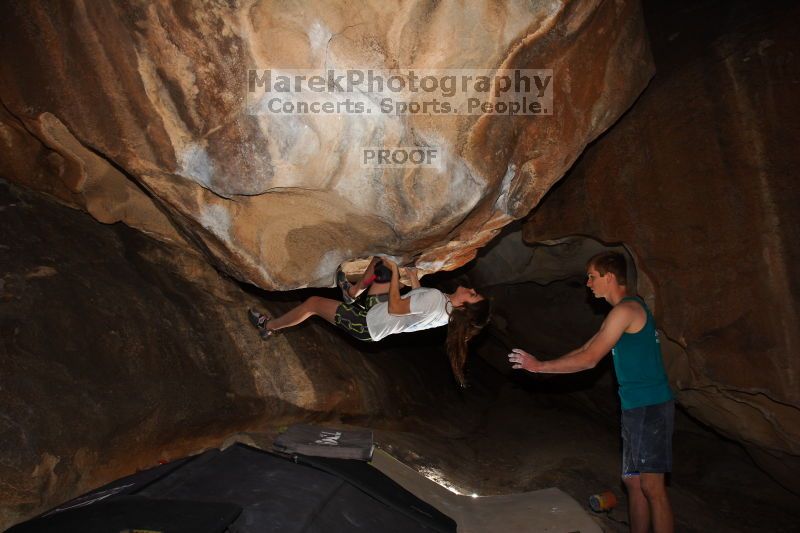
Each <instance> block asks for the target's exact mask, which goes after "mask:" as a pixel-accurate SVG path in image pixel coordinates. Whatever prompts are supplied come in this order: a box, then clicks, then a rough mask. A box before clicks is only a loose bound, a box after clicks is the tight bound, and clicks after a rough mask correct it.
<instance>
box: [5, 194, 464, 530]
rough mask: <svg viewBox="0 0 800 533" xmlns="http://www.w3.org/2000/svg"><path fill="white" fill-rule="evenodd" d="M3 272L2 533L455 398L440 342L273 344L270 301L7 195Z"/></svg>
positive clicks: (169, 251) (135, 236)
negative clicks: (291, 438)
mask: <svg viewBox="0 0 800 533" xmlns="http://www.w3.org/2000/svg"><path fill="white" fill-rule="evenodd" d="M0 264H2V266H3V268H2V272H0V276H2V277H0V406H2V407H0V412H2V416H0V441H2V443H3V445H2V446H0V502H2V503H0V529H5V527H8V526H9V525H11V524H12V523H14V522H17V521H19V520H21V519H23V518H25V517H27V516H30V515H32V514H36V513H37V512H41V511H42V510H44V509H47V508H49V507H52V506H54V505H56V504H58V503H61V502H62V501H64V500H67V499H69V498H71V497H74V496H76V495H78V494H80V493H81V492H83V491H86V490H88V489H90V488H94V487H96V486H99V485H101V484H103V483H106V482H108V481H110V480H112V479H115V478H116V477H119V476H122V475H126V474H129V473H131V472H133V471H134V470H135V469H137V468H144V467H148V466H152V465H154V464H155V463H156V462H157V461H158V460H161V459H167V460H169V459H171V458H175V457H180V456H182V455H185V454H188V453H191V452H194V451H197V450H200V449H202V448H204V447H207V446H219V445H220V444H221V443H222V440H223V439H224V438H225V437H226V436H228V435H230V434H231V433H235V432H239V431H245V430H248V431H252V430H262V431H263V430H264V428H266V427H275V426H279V425H281V424H286V423H288V422H290V421H292V420H302V419H309V418H313V417H319V416H330V414H331V413H336V414H338V415H339V416H343V417H344V416H351V417H353V416H359V417H370V416H376V415H383V416H388V417H400V416H402V414H403V412H404V410H405V409H409V408H410V406H413V405H414V404H416V403H418V402H426V401H429V395H428V393H427V392H426V391H427V390H432V389H446V388H448V387H450V388H454V386H453V383H452V378H450V377H449V364H448V362H447V358H446V356H445V355H444V353H443V352H441V349H440V347H441V345H442V339H441V338H439V337H438V336H435V335H434V336H433V337H432V336H430V334H428V336H425V334H424V333H423V334H421V335H417V336H412V337H410V338H407V339H399V340H398V341H396V342H394V344H393V343H391V342H389V343H381V346H380V347H371V346H364V345H363V344H362V345H361V347H360V348H361V349H362V350H363V351H359V349H358V347H356V345H355V343H353V342H350V339H349V338H348V337H347V336H346V335H345V334H343V333H342V334H341V335H340V334H339V332H338V331H337V330H335V329H334V328H333V327H331V326H328V325H324V324H321V323H319V322H318V321H316V320H312V321H309V322H308V323H306V324H304V325H303V326H302V327H299V328H295V329H294V330H292V331H289V332H287V333H285V334H282V335H279V336H276V337H275V338H273V339H271V340H270V341H269V342H263V341H262V340H261V339H260V338H259V337H258V336H257V334H256V332H255V330H254V329H253V328H252V326H250V324H249V323H248V322H247V320H246V318H245V310H246V309H247V308H248V307H249V306H256V305H259V306H260V305H263V304H262V302H263V300H260V299H258V298H257V297H256V296H257V295H253V294H248V293H246V292H244V291H242V289H241V288H240V287H239V286H238V285H237V284H236V283H234V282H232V281H231V280H229V279H226V278H224V277H222V276H220V275H219V273H218V272H216V271H215V270H214V269H213V268H211V267H210V266H209V265H208V264H206V263H205V262H204V261H202V259H201V258H199V257H197V256H196V255H193V254H187V253H185V252H182V251H181V250H180V249H179V248H176V247H175V246H168V245H164V244H163V243H160V242H158V241H154V240H153V239H150V238H147V237H145V236H143V235H142V234H141V233H139V232H137V231H134V230H132V229H130V228H128V227H126V226H124V225H121V224H116V225H114V226H104V225H101V224H98V223H97V222H95V221H94V220H93V219H91V218H90V217H89V216H87V215H85V214H83V213H80V212H78V211H75V210H72V209H67V208H65V207H63V206H59V205H57V204H55V203H53V202H51V201H44V200H42V199H41V198H39V197H38V196H37V195H34V194H31V193H29V192H23V191H20V190H18V189H13V190H10V189H9V187H8V185H7V184H5V183H4V182H2V181H0ZM282 299H283V300H285V301H272V302H269V303H268V307H269V310H270V311H272V312H277V311H279V310H281V309H285V308H286V307H287V306H289V305H292V304H294V303H296V295H295V297H294V298H289V297H286V296H284V297H283V298H282ZM439 335H440V333H439ZM404 342H405V343H408V342H412V343H415V346H414V349H413V350H408V349H406V348H404V344H403V343H404ZM334 346H335V349H333V348H332V347H334ZM426 346H427V347H429V349H426V348H425V347H426ZM437 356H438V357H437Z"/></svg>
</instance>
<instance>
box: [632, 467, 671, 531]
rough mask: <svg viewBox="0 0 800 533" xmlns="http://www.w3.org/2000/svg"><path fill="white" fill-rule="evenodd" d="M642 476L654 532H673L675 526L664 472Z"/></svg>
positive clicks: (642, 485) (642, 484) (643, 489)
mask: <svg viewBox="0 0 800 533" xmlns="http://www.w3.org/2000/svg"><path fill="white" fill-rule="evenodd" d="M640 477H641V478H642V479H641V488H642V492H643V493H644V496H645V498H647V503H648V504H649V509H650V519H651V520H652V522H653V533H672V532H673V531H674V529H675V527H674V524H673V519H672V507H671V506H670V504H669V497H668V496H667V488H666V486H665V484H664V474H655V473H643V474H641V476H640Z"/></svg>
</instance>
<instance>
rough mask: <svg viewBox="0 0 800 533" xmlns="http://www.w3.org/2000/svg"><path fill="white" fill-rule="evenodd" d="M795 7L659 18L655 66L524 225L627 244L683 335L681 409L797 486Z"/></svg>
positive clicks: (799, 44)
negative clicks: (631, 102) (625, 109)
mask: <svg viewBox="0 0 800 533" xmlns="http://www.w3.org/2000/svg"><path fill="white" fill-rule="evenodd" d="M798 16H800V11H798V7H797V5H796V4H791V3H783V4H781V3H776V4H771V7H770V8H768V9H761V8H760V7H757V6H754V5H753V4H748V3H746V2H718V3H716V4H715V3H711V4H707V5H704V6H703V7H697V6H696V4H694V3H691V2H686V3H685V5H673V4H671V3H670V4H667V3H663V4H661V5H660V7H659V6H658V5H656V7H654V8H653V9H652V10H650V11H648V12H646V18H647V20H648V25H649V26H650V33H651V38H652V42H653V50H654V56H655V60H656V66H657V69H658V74H657V76H656V77H655V78H654V79H653V81H652V83H651V85H650V87H649V88H648V89H647V90H646V91H645V93H644V94H643V95H642V97H641V98H640V99H639V101H638V102H637V103H636V105H635V106H634V107H633V108H632V109H631V111H630V112H629V113H627V114H626V115H625V116H624V117H623V118H622V119H621V121H620V122H619V123H618V124H617V125H616V126H615V127H614V128H613V129H612V130H611V131H609V132H608V133H607V134H606V135H604V136H603V137H602V138H600V139H599V140H598V141H597V142H596V143H595V144H594V145H593V146H591V147H589V148H588V149H587V151H586V152H585V154H584V155H583V157H582V158H581V160H580V161H579V162H578V163H577V164H576V166H575V167H574V169H572V170H571V171H570V173H569V174H568V176H567V177H566V178H565V179H564V180H563V182H562V183H560V184H559V185H557V186H556V187H555V188H554V189H553V190H551V192H550V194H549V195H548V197H547V198H546V199H545V200H544V201H543V202H542V203H541V204H540V206H539V208H537V209H536V210H535V211H534V212H533V213H532V215H531V217H530V218H529V219H528V220H527V222H526V223H525V224H524V230H523V231H524V237H525V240H526V242H528V243H535V242H541V241H548V240H551V239H558V238H562V237H565V236H569V235H575V234H581V235H592V236H594V237H596V238H598V239H600V240H602V241H604V242H607V243H620V242H622V243H625V244H626V245H627V246H628V247H629V248H630V250H631V251H632V252H633V254H634V255H635V256H636V258H637V262H638V267H639V270H640V271H642V272H644V273H645V274H646V275H647V278H648V279H649V280H650V282H651V283H652V285H653V286H652V289H651V291H650V295H651V296H653V297H654V299H655V303H656V319H657V321H658V323H659V327H660V328H663V330H664V332H665V333H666V335H667V336H668V337H669V338H670V339H672V340H673V341H674V342H675V344H674V345H673V346H672V349H670V350H669V351H670V354H669V359H670V361H669V363H670V365H671V370H670V373H671V377H672V379H673V381H674V383H675V385H676V386H677V388H678V391H679V396H678V397H679V400H680V403H681V404H682V405H683V406H684V407H686V408H687V409H688V410H689V412H690V413H691V414H692V415H694V416H696V417H697V418H698V419H700V420H701V421H703V422H704V423H706V424H708V425H710V426H711V427H713V428H715V429H716V430H718V431H720V432H721V433H722V434H724V435H726V436H728V437H730V438H733V439H736V440H737V441H739V442H742V443H743V444H744V445H745V446H746V447H747V448H748V450H749V451H750V452H751V454H752V455H753V456H754V458H755V459H756V460H757V461H758V462H759V463H761V464H762V465H764V466H766V467H767V468H768V470H769V471H770V472H771V473H772V474H773V475H775V476H776V477H777V478H778V479H780V480H781V481H782V482H783V483H784V484H785V485H787V486H791V487H793V488H794V490H795V491H800V483H798V480H799V479H800V384H799V383H798V378H799V377H800V358H798V353H800V316H799V315H798V307H797V305H798V302H800V282H798V279H800V271H799V270H798V264H800V262H798V260H800V230H799V229H798V228H800V212H798V209H797V206H798V205H800V188H798V186H797V178H796V173H797V168H798V167H800V157H799V156H798V151H797V149H796V144H797V139H798V138H800V127H798V121H797V117H798V116H800V100H798V98H797V87H798V85H797V84H798V81H800V70H799V69H798V62H797V60H796V59H797V57H798V53H799V52H800V39H798V33H797V31H796V27H795V26H794V24H793V23H792V22H791V21H793V20H796V19H797V17H798ZM708 20H715V21H718V23H717V24H708V23H707V21H708ZM742 21H747V23H748V25H749V26H748V28H747V29H746V30H745V29H743V28H742V26H741V24H742ZM640 288H641V287H640ZM644 292H645V293H646V294H647V292H648V291H644Z"/></svg>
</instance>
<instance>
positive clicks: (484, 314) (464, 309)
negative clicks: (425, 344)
mask: <svg viewBox="0 0 800 533" xmlns="http://www.w3.org/2000/svg"><path fill="white" fill-rule="evenodd" d="M491 314H492V304H491V302H490V301H489V300H487V299H484V300H481V301H479V302H477V303H474V304H471V303H464V304H463V305H462V306H461V307H454V308H453V310H452V311H451V312H450V322H449V324H448V326H447V355H448V356H449V357H450V366H451V367H452V368H453V375H454V376H455V378H456V380H457V381H458V383H459V385H461V386H462V387H465V386H466V380H465V379H464V363H465V362H466V361H467V343H468V342H469V340H470V339H471V338H472V337H474V336H475V335H477V334H478V333H480V331H481V330H482V329H483V327H484V326H485V325H486V324H488V323H489V319H490V318H491Z"/></svg>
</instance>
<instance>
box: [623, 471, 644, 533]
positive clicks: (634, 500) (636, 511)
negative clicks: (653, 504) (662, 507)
mask: <svg viewBox="0 0 800 533" xmlns="http://www.w3.org/2000/svg"><path fill="white" fill-rule="evenodd" d="M622 481H623V482H624V483H625V488H627V489H628V518H629V520H630V522H631V533H647V532H648V531H650V506H649V505H648V502H647V498H646V497H645V494H644V491H643V490H642V483H641V479H640V476H639V475H627V476H623V477H622Z"/></svg>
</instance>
